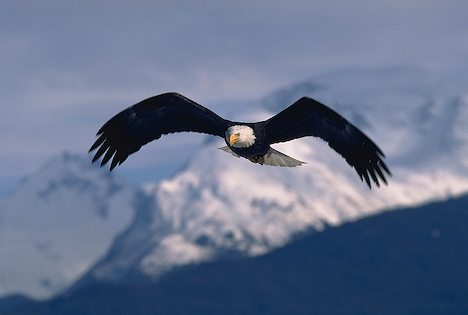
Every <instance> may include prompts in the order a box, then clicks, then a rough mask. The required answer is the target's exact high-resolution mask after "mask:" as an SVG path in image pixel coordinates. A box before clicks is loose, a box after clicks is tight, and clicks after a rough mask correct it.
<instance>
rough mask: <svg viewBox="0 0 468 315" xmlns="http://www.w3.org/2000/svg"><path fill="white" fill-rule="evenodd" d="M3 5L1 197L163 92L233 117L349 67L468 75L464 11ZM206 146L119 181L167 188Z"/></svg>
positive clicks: (424, 5) (448, 4)
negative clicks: (244, 106)
mask: <svg viewBox="0 0 468 315" xmlns="http://www.w3.org/2000/svg"><path fill="white" fill-rule="evenodd" d="M0 7H1V9H0V102H1V108H2V115H0V147H1V148H2V152H0V192H1V191H5V190H6V189H8V187H10V186H11V184H12V183H14V182H16V181H17V179H18V178H19V177H21V176H23V175H25V174H28V173H30V172H32V171H33V170H34V169H36V168H38V167H39V165H40V164H41V163H43V162H44V161H45V160H46V159H47V158H49V157H50V156H53V155H56V154H60V153H61V152H63V151H71V152H80V153H83V154H85V152H86V151H87V149H88V147H89V145H90V144H91V143H92V141H93V138H94V134H95V132H96V130H97V129H98V128H99V127H100V125H101V124H102V123H103V122H105V120H107V119H108V118H110V117H111V116H112V115H114V114H115V113H116V112H118V111H120V110H121V109H123V108H125V107H127V106H129V105H131V104H134V103H136V102H138V101H139V100H141V99H143V98H146V97H148V96H151V95H155V94H159V93H162V92H165V91H168V90H172V91H178V92H181V93H183V94H186V95H187V96H189V97H190V98H192V99H194V100H196V101H198V102H200V103H202V104H204V105H206V106H208V107H210V108H213V109H215V110H216V111H218V112H219V113H220V114H224V115H228V114H230V113H233V112H234V111H235V105H236V104H239V103H241V102H245V101H247V100H255V99H257V98H259V97H261V96H263V95H266V94H268V93H269V92H271V91H273V90H274V89H276V88H279V87H284V86H287V85H289V84H292V83H295V82H298V81H301V80H305V79H307V78H310V77H312V76H314V75H316V74H319V73H323V72H327V71H331V70H336V69H340V68H343V67H362V66H365V67H372V66H381V65H397V64H411V65H418V66H422V67H425V68H427V69H429V70H432V71H435V72H438V73H444V74H447V73H454V74H456V73H462V72H464V73H466V72H467V71H468V61H467V60H468V33H467V30H468V19H467V18H466V17H467V16H468V1H465V0H443V1H433V0H432V1H431V0H416V1H407V0H405V1H400V0H387V1H363V0H357V1H336V0H329V1H281V2H279V1H277V2H274V1H267V0H264V1H244V0H241V1H131V2H130V1H18V0H17V1H1V6H0ZM201 141H203V138H202V137H201V136H198V135H192V134H191V135H190V136H189V137H187V136H186V135H177V136H171V137H169V138H168V139H167V141H166V140H163V141H161V143H158V144H157V145H152V146H150V147H149V148H145V149H144V152H145V154H141V155H136V156H135V157H132V159H129V160H128V162H126V165H125V168H123V169H122V170H119V172H121V173H122V174H125V175H127V176H129V177H130V178H133V180H135V181H144V180H149V179H150V178H151V174H150V175H148V173H147V170H151V171H152V172H154V174H155V175H154V177H155V178H160V177H161V176H166V175H167V174H170V173H171V172H172V171H173V169H174V168H175V167H178V166H177V165H180V163H181V161H183V160H184V159H187V158H188V157H189V156H190V153H191V152H192V151H191V150H196V146H197V145H198V144H200V142H201ZM185 145H187V146H188V147H185ZM174 161H176V162H177V163H175V164H174ZM174 165H175V166H174ZM171 167H172V168H171ZM158 172H159V175H157V174H156V173H158Z"/></svg>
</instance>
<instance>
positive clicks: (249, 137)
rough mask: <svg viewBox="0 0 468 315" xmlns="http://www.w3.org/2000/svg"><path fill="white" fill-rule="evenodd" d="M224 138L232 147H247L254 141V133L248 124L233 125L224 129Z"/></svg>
mask: <svg viewBox="0 0 468 315" xmlns="http://www.w3.org/2000/svg"><path fill="white" fill-rule="evenodd" d="M226 140H227V142H228V143H229V144H230V145H231V146H233V147H234V148H248V147H250V146H251V145H252V144H254V143H255V135H254V131H253V129H252V128H250V127H249V126H242V125H235V126H231V127H229V128H228V130H227V131H226Z"/></svg>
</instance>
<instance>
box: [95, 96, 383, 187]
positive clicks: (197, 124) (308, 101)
mask: <svg viewBox="0 0 468 315" xmlns="http://www.w3.org/2000/svg"><path fill="white" fill-rule="evenodd" d="M182 131H193V132H200V133H206V134H210V135H214V136H219V137H221V138H223V139H224V141H225V142H226V146H225V147H223V148H221V149H222V150H223V151H226V152H228V153H231V154H233V155H235V156H237V157H243V158H246V159H248V160H249V161H251V162H253V163H258V164H262V165H272V166H286V167H294V166H299V165H301V164H303V163H304V162H302V161H299V160H296V159H294V158H292V157H290V156H287V155H286V154H284V153H281V152H279V151H277V150H275V149H273V148H271V146H270V145H271V144H273V143H278V142H285V141H290V140H293V139H297V138H301V137H305V136H314V137H320V138H322V139H323V140H325V141H326V142H327V143H328V145H329V146H330V147H331V148H332V149H334V150H335V151H336V152H338V153H339V154H340V155H341V156H343V157H344V158H345V160H346V161H347V162H348V164H349V165H351V166H352V167H354V169H355V170H356V172H357V173H358V175H359V177H360V178H361V180H363V181H364V180H365V182H366V183H367V185H368V186H369V188H371V182H374V183H375V184H376V185H377V186H380V183H379V182H380V181H382V182H384V183H385V184H387V180H386V176H388V175H391V173H390V171H389V169H388V167H387V166H386V165H385V163H384V161H383V159H384V157H385V155H384V153H383V152H382V150H380V149H379V148H378V147H377V145H376V144H375V143H374V142H373V141H372V140H371V139H369V138H368V137H367V136H366V135H365V134H364V133H363V132H362V131H360V130H359V129H358V128H357V127H355V126H354V125H353V124H351V123H350V122H348V121H347V120H346V119H345V118H343V117H342V116H340V115H339V114H338V113H336V112H335V111H333V110H332V109H330V108H329V107H327V106H325V105H324V104H322V103H320V102H318V101H316V100H314V99H312V98H310V97H302V98H300V99H299V100H297V101H296V102H295V103H294V104H292V105H291V106H289V107H288V108H286V109H284V110H283V111H282V112H280V113H278V114H277V115H275V116H273V117H271V118H269V119H267V120H265V121H259V122H237V121H230V120H227V119H224V118H222V117H220V116H218V115H217V114H215V113H214V112H212V111H211V110H209V109H207V108H205V107H204V106H202V105H200V104H198V103H196V102H194V101H192V100H191V99H188V98H187V97H185V96H183V95H181V94H178V93H173V92H172V93H164V94H160V95H156V96H153V97H150V98H148V99H145V100H143V101H141V102H139V103H137V104H135V105H133V106H130V107H129V108H127V109H125V110H123V111H121V112H120V113H118V114H117V115H115V116H114V117H113V118H111V119H110V120H109V121H108V122H106V123H105V124H104V125H103V126H102V127H101V129H99V131H98V133H97V135H96V136H97V137H98V139H97V140H96V142H94V144H93V145H92V146H91V149H90V150H89V152H91V151H94V150H95V149H98V150H97V152H96V154H95V156H94V158H93V162H95V161H96V160H97V159H99V158H100V157H101V156H103V155H104V157H103V159H102V162H101V166H103V165H104V164H106V163H107V162H108V161H109V160H111V159H112V162H111V165H110V170H111V171H112V169H114V167H115V166H117V165H120V164H122V163H123V162H124V161H125V160H126V159H127V158H128V156H129V155H130V154H132V153H135V152H137V151H138V150H139V149H140V148H141V147H142V146H143V145H145V144H147V143H148V142H150V141H153V140H156V139H159V138H160V137H161V136H162V135H164V134H169V133H174V132H182Z"/></svg>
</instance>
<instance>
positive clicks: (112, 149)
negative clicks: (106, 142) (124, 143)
mask: <svg viewBox="0 0 468 315" xmlns="http://www.w3.org/2000/svg"><path fill="white" fill-rule="evenodd" d="M116 150H117V149H116V148H115V147H114V146H111V147H110V148H109V150H107V153H106V155H105V156H104V158H103V159H102V161H101V166H103V165H105V164H106V163H107V162H109V160H110V159H111V158H112V156H113V155H114V154H115V151H116Z"/></svg>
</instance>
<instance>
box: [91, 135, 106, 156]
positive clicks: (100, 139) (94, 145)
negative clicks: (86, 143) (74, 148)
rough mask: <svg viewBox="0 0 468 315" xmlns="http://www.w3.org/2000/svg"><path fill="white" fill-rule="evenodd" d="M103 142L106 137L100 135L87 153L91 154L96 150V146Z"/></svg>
mask: <svg viewBox="0 0 468 315" xmlns="http://www.w3.org/2000/svg"><path fill="white" fill-rule="evenodd" d="M105 140H106V136H105V135H103V134H102V135H101V136H100V137H99V138H98V139H97V140H96V142H94V144H93V145H92V146H91V148H90V149H89V151H88V152H92V151H94V150H96V148H97V147H98V146H100V145H101V144H102V143H103V142H104V141H105Z"/></svg>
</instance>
